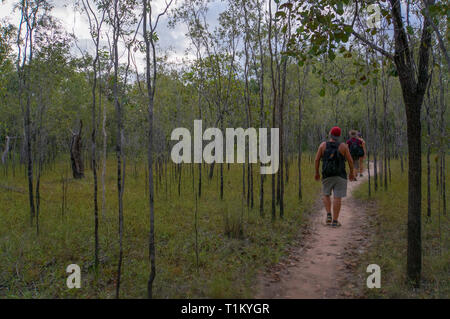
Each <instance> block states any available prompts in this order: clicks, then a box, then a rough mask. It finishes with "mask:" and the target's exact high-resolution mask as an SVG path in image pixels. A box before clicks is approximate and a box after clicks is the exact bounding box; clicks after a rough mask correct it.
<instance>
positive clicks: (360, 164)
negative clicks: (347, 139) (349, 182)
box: [358, 132, 367, 177]
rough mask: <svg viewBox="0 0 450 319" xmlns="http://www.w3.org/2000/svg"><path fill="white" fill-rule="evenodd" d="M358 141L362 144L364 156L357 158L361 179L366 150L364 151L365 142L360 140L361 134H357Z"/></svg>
mask: <svg viewBox="0 0 450 319" xmlns="http://www.w3.org/2000/svg"><path fill="white" fill-rule="evenodd" d="M358 139H359V140H360V141H361V143H362V148H363V150H364V155H363V156H361V157H360V158H359V177H363V172H364V159H365V158H366V156H367V150H366V141H364V139H363V138H362V134H361V132H359V133H358Z"/></svg>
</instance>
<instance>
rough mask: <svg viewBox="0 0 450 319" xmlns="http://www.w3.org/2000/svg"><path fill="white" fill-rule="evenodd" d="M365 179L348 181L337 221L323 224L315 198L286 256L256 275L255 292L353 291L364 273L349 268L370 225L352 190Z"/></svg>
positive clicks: (338, 294) (321, 294)
mask: <svg viewBox="0 0 450 319" xmlns="http://www.w3.org/2000/svg"><path fill="white" fill-rule="evenodd" d="M366 180H367V174H364V176H363V177H358V179H357V181H355V182H348V188H347V197H346V198H345V199H343V201H342V207H341V213H340V216H339V221H340V222H341V224H342V226H341V227H338V228H332V227H330V226H327V225H326V224H325V217H326V211H325V208H324V207H323V204H322V202H321V201H318V202H317V203H316V209H315V213H313V214H311V216H310V221H309V222H308V224H309V226H308V227H307V228H305V229H304V230H303V235H305V236H304V237H303V240H302V242H301V243H299V245H298V246H294V247H292V248H291V251H290V254H289V256H288V257H287V258H285V259H284V260H283V261H281V262H280V263H278V264H276V265H274V266H273V267H271V268H270V269H269V270H268V271H267V272H266V273H262V274H261V275H260V279H259V283H258V291H259V292H258V294H257V296H256V297H257V298H314V299H316V298H349V297H357V294H358V291H360V289H359V286H360V285H361V284H364V283H365V282H366V278H365V277H363V276H359V278H358V274H356V273H355V269H356V266H357V263H358V256H359V255H360V254H362V253H364V251H365V250H366V249H367V246H368V244H369V242H370V240H369V239H370V234H371V231H370V229H368V228H369V224H368V219H369V217H370V216H369V213H368V210H367V209H366V208H367V207H366V205H362V204H361V202H360V201H358V200H356V199H355V198H354V196H353V193H354V191H355V189H357V188H358V187H359V186H360V185H361V184H362V183H364V182H365V181H366ZM355 294H356V295H355Z"/></svg>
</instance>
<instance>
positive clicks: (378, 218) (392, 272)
mask: <svg viewBox="0 0 450 319" xmlns="http://www.w3.org/2000/svg"><path fill="white" fill-rule="evenodd" d="M447 162H448V161H447ZM424 164H425V163H424ZM423 171H424V174H423V178H422V183H423V184H422V191H423V195H422V198H423V202H422V247H423V266H422V282H421V288H419V289H412V288H411V286H410V285H408V283H407V279H406V248H407V241H406V238H407V237H406V234H407V233H406V231H407V211H408V187H407V185H408V174H407V170H406V169H405V172H404V173H403V174H402V173H401V169H400V163H399V161H392V183H391V184H389V185H388V190H387V191H385V190H383V188H381V190H379V191H378V192H376V193H375V194H373V196H372V198H370V199H369V198H368V194H367V183H365V184H364V185H362V186H361V187H360V188H359V189H358V190H357V192H356V197H357V198H359V199H361V200H363V201H366V203H367V201H369V203H371V204H372V205H368V206H369V207H372V208H371V210H372V211H371V213H372V214H374V216H375V218H374V220H373V225H374V227H375V228H376V233H375V235H374V238H373V243H372V245H371V247H370V248H369V250H368V252H367V253H366V254H365V255H363V256H362V262H361V265H364V267H363V266H361V267H360V269H359V273H360V274H362V277H363V278H366V277H367V276H368V274H366V272H365V271H366V269H365V267H366V266H367V265H368V264H378V265H379V266H380V267H381V288H380V289H368V288H364V292H363V293H364V294H365V295H366V296H367V297H370V298H449V297H450V277H449V274H450V254H449V246H450V240H449V227H450V222H449V218H448V213H447V215H446V216H443V214H442V201H441V202H440V203H439V201H438V192H437V190H436V184H435V167H434V163H432V171H431V198H432V203H431V208H432V209H431V218H428V217H427V216H426V213H427V212H426V207H427V201H426V191H427V188H426V166H425V165H423ZM445 178H446V186H447V201H448V198H449V196H448V185H449V182H450V178H449V175H448V174H446V176H445ZM372 187H373V185H372ZM372 192H373V188H372ZM447 205H448V204H447ZM439 208H440V210H439ZM439 211H440V212H439Z"/></svg>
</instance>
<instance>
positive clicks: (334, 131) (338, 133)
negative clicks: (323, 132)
mask: <svg viewBox="0 0 450 319" xmlns="http://www.w3.org/2000/svg"><path fill="white" fill-rule="evenodd" d="M330 133H331V135H333V136H336V137H339V136H341V128H340V127H339V126H335V127H333V128H332V129H331V131H330Z"/></svg>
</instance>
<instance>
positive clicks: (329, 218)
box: [326, 213, 333, 225]
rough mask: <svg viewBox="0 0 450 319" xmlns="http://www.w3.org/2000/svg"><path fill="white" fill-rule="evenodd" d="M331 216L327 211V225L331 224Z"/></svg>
mask: <svg viewBox="0 0 450 319" xmlns="http://www.w3.org/2000/svg"><path fill="white" fill-rule="evenodd" d="M332 219H333V218H332V217H331V213H327V221H326V224H327V225H331V222H332Z"/></svg>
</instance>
